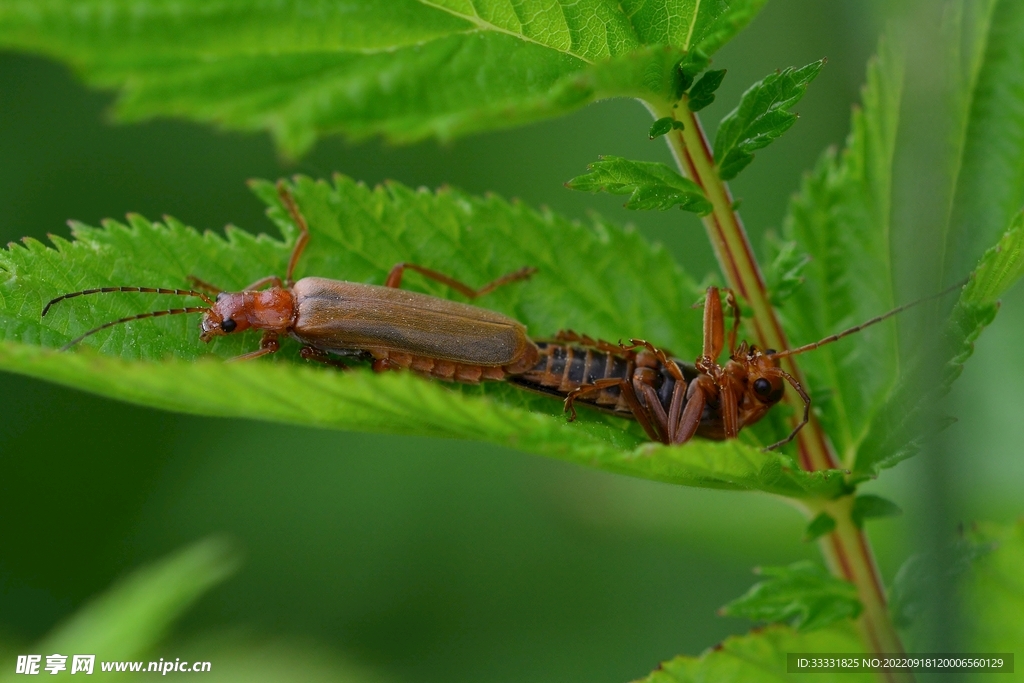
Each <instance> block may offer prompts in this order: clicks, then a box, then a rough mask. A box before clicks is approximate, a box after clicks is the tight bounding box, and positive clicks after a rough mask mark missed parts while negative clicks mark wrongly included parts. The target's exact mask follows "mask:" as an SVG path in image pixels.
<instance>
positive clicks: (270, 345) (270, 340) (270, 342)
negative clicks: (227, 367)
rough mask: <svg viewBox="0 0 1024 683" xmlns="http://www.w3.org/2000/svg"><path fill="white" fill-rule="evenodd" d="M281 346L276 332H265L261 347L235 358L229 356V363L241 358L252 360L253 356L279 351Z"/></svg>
mask: <svg viewBox="0 0 1024 683" xmlns="http://www.w3.org/2000/svg"><path fill="white" fill-rule="evenodd" d="M280 348H281V344H280V342H278V341H277V333H276V332H264V333H263V338H262V339H260V348H258V349H256V350H255V351H250V352H249V353H243V354H242V355H241V356H235V357H234V358H228V359H227V361H225V362H227V363H234V362H236V361H240V360H252V359H253V358H259V357H260V356H266V355H267V354H271V353H277V350H278V349H280Z"/></svg>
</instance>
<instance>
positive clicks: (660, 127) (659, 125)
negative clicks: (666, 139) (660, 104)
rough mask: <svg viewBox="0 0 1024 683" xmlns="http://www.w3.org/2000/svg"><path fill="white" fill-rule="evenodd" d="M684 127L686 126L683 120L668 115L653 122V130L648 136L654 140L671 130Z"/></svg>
mask: <svg viewBox="0 0 1024 683" xmlns="http://www.w3.org/2000/svg"><path fill="white" fill-rule="evenodd" d="M684 127H685V126H684V125H683V122H682V121H677V120H676V119H674V118H672V117H671V116H666V117H664V118H660V119H658V120H657V121H655V122H654V123H653V124H651V130H650V132H649V133H648V134H647V137H648V138H650V139H651V140H653V139H655V138H660V137H661V136H662V135H664V134H665V133H667V132H669V131H670V130H683V128H684Z"/></svg>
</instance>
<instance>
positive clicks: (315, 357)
mask: <svg viewBox="0 0 1024 683" xmlns="http://www.w3.org/2000/svg"><path fill="white" fill-rule="evenodd" d="M299 355H300V356H302V358H303V359H304V360H309V361H316V362H317V363H323V364H324V365H330V366H332V367H335V368H338V369H339V370H348V369H349V367H348V366H347V365H345V364H344V363H342V362H341V361H340V360H337V359H336V358H333V357H332V356H331V354H329V353H327V352H326V351H322V350H320V349H318V348H316V347H315V346H303V347H302V349H300V350H299Z"/></svg>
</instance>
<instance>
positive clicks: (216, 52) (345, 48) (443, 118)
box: [0, 0, 762, 155]
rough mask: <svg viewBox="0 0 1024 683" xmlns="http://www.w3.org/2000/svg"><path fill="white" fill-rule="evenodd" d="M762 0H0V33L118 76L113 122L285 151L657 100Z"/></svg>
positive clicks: (441, 133) (109, 83) (96, 73)
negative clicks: (154, 122)
mask: <svg viewBox="0 0 1024 683" xmlns="http://www.w3.org/2000/svg"><path fill="white" fill-rule="evenodd" d="M761 4H762V2H760V1H755V0H733V1H731V2H725V1H723V0H714V1H708V2H685V3H680V2H674V1H672V2H670V1H669V0H658V1H655V2H645V1H643V0H627V1H626V2H614V1H613V0H582V1H577V0H572V1H570V0H543V1H542V2H539V3H535V4H532V5H527V6H519V5H516V6H514V7H513V6H512V5H510V4H509V3H508V2H506V1H505V0H477V1H475V2H467V1H466V0H432V1H430V2H426V1H423V2H420V1H417V0H388V2H379V1H376V0H349V1H348V2H344V3H341V4H338V3H333V4H332V3H301V4H300V5H299V6H295V5H293V4H283V5H282V4H275V3H265V2H259V1H258V0H239V1H237V2H232V3H226V4H214V5H211V4H210V3H208V2H204V1H203V0H182V1H180V2H168V1H159V2H149V3H140V2H139V0H112V1H111V0H48V1H47V2H42V3H41V2H38V1H37V0H11V1H9V2H5V3H4V4H3V6H2V7H0V47H5V48H8V49H20V50H25V51H31V52H38V53H42V54H46V55H49V56H52V57H54V58H57V59H60V60H63V61H66V62H68V63H70V64H72V65H73V66H74V67H75V68H76V69H77V70H78V71H79V72H80V73H81V74H82V75H83V77H84V78H85V79H86V81H87V82H89V83H90V84H92V85H94V86H97V87H101V88H112V89H116V90H118V91H119V93H120V97H119V99H118V101H117V104H116V106H115V115H116V117H117V118H118V119H120V120H123V121H137V120H143V119H149V118H153V117H157V116H168V115H170V116H181V117H185V118H189V119H194V120H199V121H206V122H211V123H214V124H216V125H218V126H221V127H225V128H230V129H236V130H247V131H250V130H268V131H269V132H271V134H272V135H273V136H274V138H275V140H276V141H277V143H278V144H279V145H280V146H281V148H282V149H283V150H284V151H286V152H287V153H289V154H292V155H296V154H300V153H302V152H303V151H305V150H307V149H308V148H309V147H310V146H311V145H312V144H313V142H314V141H315V140H316V138H318V137H320V136H322V135H325V134H329V133H334V132H341V133H344V134H345V135H347V136H350V137H353V138H359V137H365V136H369V135H384V136H386V137H388V138H390V139H392V140H403V141H409V140H417V139H421V138H423V137H427V136H437V137H440V138H450V137H453V136H456V135H463V134H466V133H470V132H473V131H480V130H490V129H495V128H502V127H508V126H513V125H519V124H522V123H525V122H528V121H531V120H535V119H539V118H546V117H551V116H557V115H560V114H564V113H566V112H568V111H572V110H573V109H575V108H578V107H581V106H583V105H585V104H587V103H589V102H592V101H594V100H596V99H601V98H605V97H615V96H638V95H640V96H644V97H647V98H652V99H655V100H666V101H667V100H669V99H671V98H672V97H673V96H674V92H673V91H674V87H673V82H674V79H675V65H676V64H677V63H678V61H679V59H680V58H681V57H682V55H683V54H684V53H686V52H688V51H691V50H692V49H693V48H696V47H697V46H698V45H700V49H701V50H702V51H703V52H704V53H705V54H710V52H712V51H713V50H715V49H718V48H719V47H721V45H722V44H724V42H725V41H726V40H728V39H729V38H731V37H732V36H733V35H734V34H735V33H736V31H738V30H739V29H740V28H741V27H742V26H744V25H745V24H746V23H747V22H748V21H749V20H750V19H751V18H752V17H753V16H754V15H755V14H756V13H757V11H758V10H759V9H760V6H761ZM705 41H706V42H705Z"/></svg>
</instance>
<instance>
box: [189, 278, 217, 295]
mask: <svg viewBox="0 0 1024 683" xmlns="http://www.w3.org/2000/svg"><path fill="white" fill-rule="evenodd" d="M185 279H186V280H188V281H189V282H190V283H191V284H192V286H193V287H195V288H196V289H201V290H203V291H204V292H206V293H207V294H212V295H213V296H217V295H218V294H220V293H221V292H223V291H224V290H223V289H221V288H220V287H218V286H216V285H211V284H210V283H209V282H207V281H206V280H200V279H199V278H197V277H196V276H195V275H189V276H188V277H186V278H185Z"/></svg>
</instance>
